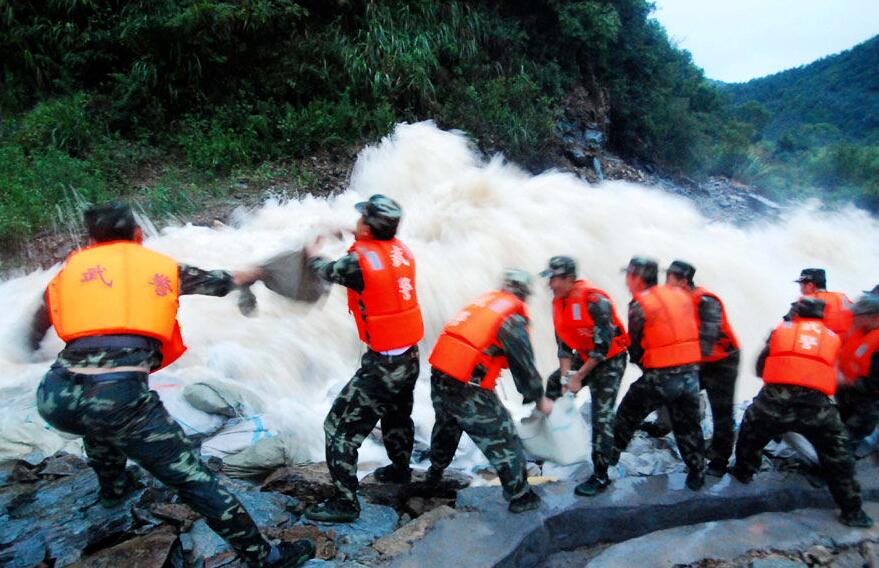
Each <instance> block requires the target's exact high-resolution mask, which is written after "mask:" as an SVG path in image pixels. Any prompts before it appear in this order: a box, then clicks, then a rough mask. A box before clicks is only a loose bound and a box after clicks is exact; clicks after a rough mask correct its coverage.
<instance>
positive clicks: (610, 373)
mask: <svg viewBox="0 0 879 568" xmlns="http://www.w3.org/2000/svg"><path fill="white" fill-rule="evenodd" d="M587 309H588V310H589V315H590V317H591V318H592V321H594V322H595V327H594V328H593V332H592V339H593V341H594V343H595V347H594V348H593V349H592V351H590V352H589V354H588V356H589V358H590V359H595V360H597V361H600V363H599V364H598V365H596V367H595V368H594V369H592V371H591V372H590V373H589V374H588V375H586V377H584V378H583V386H588V387H589V393H590V396H591V400H592V407H591V414H592V465H593V468H594V470H595V473H596V474H597V475H599V476H600V477H602V478H604V477H607V468H608V465H609V464H610V460H611V458H612V456H613V447H614V444H613V423H614V418H613V416H614V414H613V411H614V406H615V405H616V401H617V394H618V393H619V390H620V381H622V378H623V374H624V373H625V372H626V363H627V362H628V359H627V355H626V353H625V352H623V353H620V354H619V355H616V356H614V357H612V358H610V359H607V352H608V349H609V348H610V344H611V341H613V338H614V337H616V335H617V334H618V333H622V332H623V331H622V330H617V329H616V327H615V326H614V325H613V321H612V319H611V305H610V302H609V301H607V299H606V298H602V297H600V296H598V297H596V298H594V299H592V298H590V300H589V302H588V304H587ZM556 344H557V346H558V358H559V359H570V361H571V370H572V371H576V370H578V369H580V367H582V366H583V359H581V358H580V355H579V354H577V353H576V352H575V351H574V350H573V349H571V347H570V346H568V345H567V344H565V342H564V341H562V340H561V339H560V338H559V337H558V335H556ZM561 387H562V385H561V369H558V370H556V371H555V372H554V373H553V374H551V375H550V376H549V379H548V380H547V383H546V396H547V397H548V398H551V399H553V400H555V399H557V398H559V397H560V396H561V395H562V388H561Z"/></svg>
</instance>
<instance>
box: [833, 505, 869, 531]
mask: <svg viewBox="0 0 879 568" xmlns="http://www.w3.org/2000/svg"><path fill="white" fill-rule="evenodd" d="M839 522H841V523H842V524H844V525H846V526H849V527H855V528H859V529H869V528H870V527H872V526H873V519H872V518H871V517H870V515H868V514H867V513H865V512H864V510H863V509H860V508H859V509H857V510H856V511H847V512H843V513H841V514H840V515H839Z"/></svg>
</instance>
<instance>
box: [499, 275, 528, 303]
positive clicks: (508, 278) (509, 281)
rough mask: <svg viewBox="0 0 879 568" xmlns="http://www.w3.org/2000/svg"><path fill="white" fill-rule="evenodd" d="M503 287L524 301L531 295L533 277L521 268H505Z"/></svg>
mask: <svg viewBox="0 0 879 568" xmlns="http://www.w3.org/2000/svg"><path fill="white" fill-rule="evenodd" d="M502 287H503V289H504V290H506V291H508V292H511V293H513V294H515V295H517V296H519V297H520V298H522V299H523V300H524V299H525V298H527V297H528V296H530V295H531V275H530V274H528V272H527V271H525V270H522V269H521V268H505V269H504V275H503V281H502Z"/></svg>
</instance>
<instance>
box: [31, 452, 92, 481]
mask: <svg viewBox="0 0 879 568" xmlns="http://www.w3.org/2000/svg"><path fill="white" fill-rule="evenodd" d="M37 468H38V469H39V476H40V477H65V476H70V475H74V474H76V473H79V472H80V471H82V470H84V469H88V464H87V463H86V462H85V460H83V459H82V458H81V457H79V456H76V455H73V454H68V453H60V454H55V455H54V456H51V457H49V458H46V459H45V460H44V461H43V462H42V463H40V465H39V466H37Z"/></svg>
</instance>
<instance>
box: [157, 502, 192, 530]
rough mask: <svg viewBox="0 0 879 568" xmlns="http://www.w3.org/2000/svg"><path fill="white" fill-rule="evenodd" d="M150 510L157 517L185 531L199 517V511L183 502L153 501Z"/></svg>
mask: <svg viewBox="0 0 879 568" xmlns="http://www.w3.org/2000/svg"><path fill="white" fill-rule="evenodd" d="M149 510H150V513H152V514H153V515H154V516H155V517H157V518H159V519H161V520H163V521H168V522H170V523H171V524H173V525H174V526H176V527H180V528H181V529H182V530H183V532H186V531H188V530H189V529H190V527H192V523H194V522H195V521H196V520H197V519H198V513H196V512H195V511H193V510H192V509H190V508H189V506H188V505H183V504H182V503H153V504H152V505H150V509H149Z"/></svg>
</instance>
